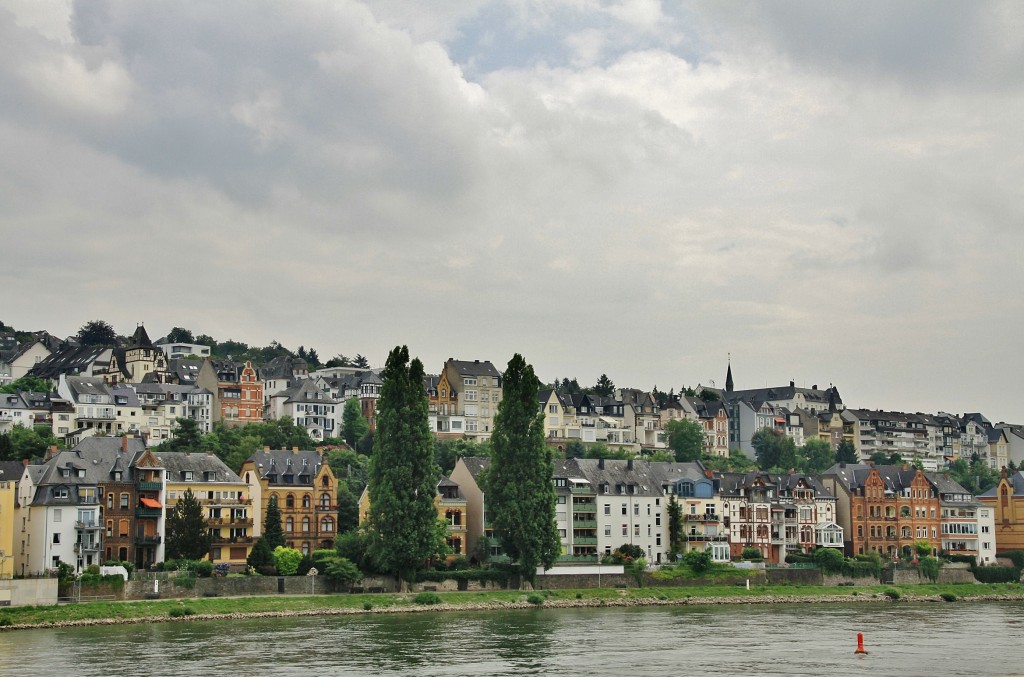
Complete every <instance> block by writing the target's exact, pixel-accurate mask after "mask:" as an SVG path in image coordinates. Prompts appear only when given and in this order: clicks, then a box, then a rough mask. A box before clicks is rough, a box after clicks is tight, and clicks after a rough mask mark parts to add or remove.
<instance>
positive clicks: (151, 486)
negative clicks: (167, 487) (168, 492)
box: [135, 482, 164, 491]
mask: <svg viewBox="0 0 1024 677" xmlns="http://www.w3.org/2000/svg"><path fill="white" fill-rule="evenodd" d="M135 486H136V487H137V488H139V489H141V490H142V491H160V490H161V489H163V488H164V485H163V483H161V482H139V483H137V484H136V485H135Z"/></svg>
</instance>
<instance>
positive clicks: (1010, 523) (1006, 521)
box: [978, 469, 1024, 552]
mask: <svg viewBox="0 0 1024 677" xmlns="http://www.w3.org/2000/svg"><path fill="white" fill-rule="evenodd" d="M978 501H979V502H980V503H981V505H982V506H983V507H984V508H985V509H987V510H989V511H990V512H991V514H992V520H993V525H992V534H993V536H994V538H995V547H996V550H997V551H998V552H1007V551H1010V550H1024V472H1021V471H1019V470H1017V471H1015V472H1007V471H1006V470H1005V469H1004V470H1003V471H1002V473H1001V474H1000V478H999V483H998V484H996V486H994V487H992V488H991V489H989V490H988V491H986V492H984V493H982V494H980V495H979V496H978ZM981 532H982V533H981V538H982V539H983V540H984V539H985V537H986V536H987V534H986V533H985V532H984V525H982V526H981Z"/></svg>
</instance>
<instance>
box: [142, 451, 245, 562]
mask: <svg viewBox="0 0 1024 677" xmlns="http://www.w3.org/2000/svg"><path fill="white" fill-rule="evenodd" d="M157 458H158V459H159V460H160V462H161V463H162V464H163V466H164V469H165V470H166V472H167V512H168V513H170V511H172V510H173V509H174V507H175V506H176V505H177V504H178V501H180V500H181V499H182V497H183V496H184V495H185V492H187V491H191V492H192V494H193V495H194V496H195V497H196V499H197V500H198V501H199V503H200V504H201V505H202V506H203V516H204V517H205V518H206V525H207V528H208V529H209V532H210V555H209V557H210V561H211V562H213V563H214V564H223V563H226V564H230V565H231V566H232V568H233V569H235V570H241V569H244V568H245V563H246V559H247V558H248V557H249V553H250V552H251V551H252V544H253V533H254V522H253V502H252V498H251V496H250V493H249V487H248V485H246V483H245V482H243V481H242V478H241V477H239V476H238V475H237V474H235V473H234V472H232V471H231V469H230V468H228V467H227V466H226V465H225V464H224V462H223V461H221V460H220V459H219V458H217V457H216V456H214V455H213V454H212V453H209V452H207V453H189V452H162V453H159V454H158V455H157Z"/></svg>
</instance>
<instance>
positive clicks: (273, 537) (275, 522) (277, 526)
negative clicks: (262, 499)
mask: <svg viewBox="0 0 1024 677" xmlns="http://www.w3.org/2000/svg"><path fill="white" fill-rule="evenodd" d="M263 540H265V541H266V542H267V546H268V547H269V549H270V550H271V551H273V550H274V549H275V548H277V547H279V546H283V545H284V529H283V528H282V527H281V508H280V507H278V505H277V497H276V496H271V497H270V500H269V501H267V517H266V519H264V520H263Z"/></svg>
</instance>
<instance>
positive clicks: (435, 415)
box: [423, 374, 466, 439]
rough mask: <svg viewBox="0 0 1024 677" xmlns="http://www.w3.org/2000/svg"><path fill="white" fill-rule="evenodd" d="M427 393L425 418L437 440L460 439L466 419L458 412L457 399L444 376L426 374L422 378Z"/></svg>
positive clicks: (464, 428)
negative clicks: (427, 419) (426, 417)
mask: <svg viewBox="0 0 1024 677" xmlns="http://www.w3.org/2000/svg"><path fill="white" fill-rule="evenodd" d="M423 389H424V390H425V391H426V393H427V416H428V418H429V425H430V429H431V431H433V433H434V435H436V436H437V437H438V438H441V439H444V438H461V437H462V436H463V433H464V432H465V430H466V419H465V417H464V416H461V415H460V414H459V413H458V411H459V409H458V403H459V398H458V396H457V395H456V393H455V391H454V390H453V389H452V387H451V385H449V383H448V377H447V375H445V374H436V375H435V374H427V375H425V376H424V377H423Z"/></svg>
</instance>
